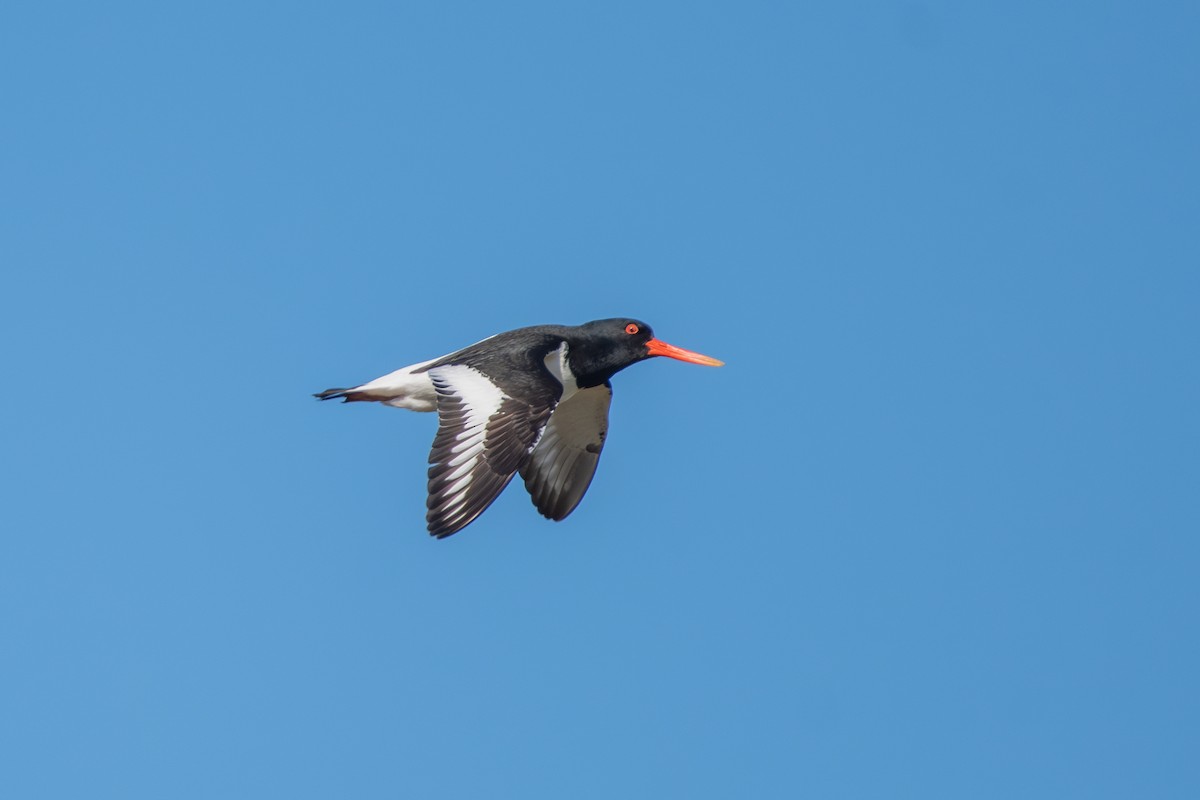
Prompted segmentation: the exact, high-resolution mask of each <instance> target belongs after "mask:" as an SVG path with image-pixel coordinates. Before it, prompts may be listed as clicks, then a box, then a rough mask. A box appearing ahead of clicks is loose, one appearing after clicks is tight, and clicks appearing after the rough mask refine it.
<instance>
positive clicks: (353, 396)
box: [313, 389, 379, 403]
mask: <svg viewBox="0 0 1200 800" xmlns="http://www.w3.org/2000/svg"><path fill="white" fill-rule="evenodd" d="M313 397H315V398H317V399H318V400H336V399H337V398H339V397H340V398H341V399H342V402H343V403H355V402H360V401H364V400H378V399H379V398H378V397H371V396H370V393H368V392H359V391H356V390H354V389H326V390H325V391H323V392H317V393H316V394H314V395H313Z"/></svg>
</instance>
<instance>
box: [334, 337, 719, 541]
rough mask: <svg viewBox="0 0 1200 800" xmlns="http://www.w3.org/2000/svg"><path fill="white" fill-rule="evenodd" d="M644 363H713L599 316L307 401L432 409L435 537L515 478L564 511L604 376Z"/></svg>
mask: <svg viewBox="0 0 1200 800" xmlns="http://www.w3.org/2000/svg"><path fill="white" fill-rule="evenodd" d="M651 356H667V357H669V358H677V359H679V360H680V361H688V362H691V363H693V364H703V365H705V366H710V367H719V366H721V365H722V363H723V362H721V361H718V360H717V359H715V358H709V357H708V356H703V355H700V354H699V353H693V352H692V351H690V350H684V349H683V348H682V347H675V346H674V345H670V344H667V343H666V342H663V341H660V340H659V339H655V338H654V333H653V332H652V331H651V330H650V326H649V325H647V324H646V323H644V322H640V321H638V320H636V319H601V320H596V321H594V322H588V323H586V324H584V325H578V326H568V325H534V326H532V327H529V328H518V329H516V330H512V331H508V332H506V333H500V334H497V335H495V336H492V337H490V338H487V339H484V340H483V341H482V342H477V343H475V344H473V345H471V346H470V347H464V348H463V349H462V350H458V351H456V352H453V353H451V354H450V355H446V356H442V357H441V358H435V359H432V360H430V361H422V362H421V363H419V364H413V365H412V366H408V367H404V368H403V369H398V370H396V371H395V372H391V373H388V374H387V375H384V376H383V377H382V378H376V379H375V380H373V381H370V382H368V383H364V384H362V385H361V386H355V387H353V388H351V389H326V390H325V391H323V392H321V393H319V394H316V395H314V397H317V398H320V399H321V400H332V399H333V398H335V397H340V398H342V400H343V402H347V403H350V402H356V401H373V402H378V403H383V404H384V405H388V406H394V407H396V408H407V409H411V410H413V411H437V412H438V431H437V435H436V436H435V437H434V439H433V449H432V450H430V451H429V464H430V466H429V499H428V501H427V502H426V506H427V508H428V513H427V514H426V515H425V519H426V521H427V522H428V527H429V532H430V533H431V534H432V535H434V536H436V537H438V538H443V537H446V536H449V535H450V534H452V533H455V532H457V531H460V530H462V529H463V528H464V527H465V526H466V525H468V524H469V523H470V522H471V521H472V520H474V519H475V518H476V517H478V516H479V515H480V514H482V513H483V512H484V510H485V509H487V507H488V506H489V505H491V504H492V501H493V500H495V499H496V497H497V496H499V494H500V492H501V491H502V490H503V489H504V487H505V486H507V485H508V482H509V481H510V480H512V478H513V475H515V474H516V473H518V472H520V473H521V477H522V478H523V479H524V480H525V488H526V489H528V490H529V494H530V496H531V497H532V498H533V504H534V505H535V506H537V510H538V511H540V512H542V515H543V516H545V517H547V518H549V519H553V520H561V519H563V518H565V517H566V516H567V515H568V514H570V513H571V512H572V511H574V510H575V506H577V505H579V501H580V500H582V499H583V495H584V492H586V491H587V488H588V485H589V484H590V483H591V482H592V475H593V474H595V472H596V464H597V463H598V462H599V461H600V451H601V450H602V449H603V448H604V438H605V435H606V434H607V433H608V406H609V404H610V403H611V401H612V384H610V383H609V378H611V377H612V376H613V375H615V374H616V373H617V372H620V371H621V370H623V369H625V368H626V367H628V366H629V365H630V364H634V363H636V362H638V361H643V360H645V359H647V358H650V357H651Z"/></svg>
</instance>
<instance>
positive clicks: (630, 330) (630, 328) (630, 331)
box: [625, 322, 641, 336]
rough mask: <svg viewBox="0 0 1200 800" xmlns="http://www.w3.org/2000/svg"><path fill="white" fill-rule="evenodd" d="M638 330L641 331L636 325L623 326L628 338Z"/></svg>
mask: <svg viewBox="0 0 1200 800" xmlns="http://www.w3.org/2000/svg"><path fill="white" fill-rule="evenodd" d="M639 330H641V328H639V327H638V326H637V325H634V324H633V323H632V322H631V323H629V324H628V325H626V326H625V332H626V333H628V334H629V335H630V336H632V335H633V334H635V333H637V332H638V331H639Z"/></svg>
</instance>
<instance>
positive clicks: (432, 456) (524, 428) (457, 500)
mask: <svg viewBox="0 0 1200 800" xmlns="http://www.w3.org/2000/svg"><path fill="white" fill-rule="evenodd" d="M429 377H430V378H431V379H432V381H433V387H434V389H435V390H436V392H437V407H438V432H437V435H436V436H435V437H434V439H433V448H432V449H431V450H430V451H429V464H430V466H429V498H428V500H427V501H426V506H427V507H428V513H426V515H425V519H426V521H427V522H428V524H429V532H430V533H431V534H432V535H434V536H437V537H438V538H442V537H445V536H449V535H450V534H452V533H455V532H457V531H459V530H461V529H462V528H463V527H465V526H466V525H467V524H468V523H470V522H471V521H472V520H474V519H475V518H476V517H478V516H479V515H480V514H482V513H483V512H484V510H485V509H487V507H488V506H490V505H491V504H492V501H494V500H495V499H496V498H497V497H498V496H499V495H500V492H501V491H502V490H503V489H504V487H505V486H507V485H508V482H509V481H510V480H512V477H513V475H514V474H515V473H516V472H517V470H518V469H520V467H521V465H522V464H523V463H524V462H525V461H526V459H527V458H528V457H529V451H530V449H531V448H532V447H533V445H534V442H536V441H537V439H538V433H539V432H540V431H541V430H542V428H543V427H544V426H545V425H546V420H547V419H548V418H549V417H550V412H551V410H552V405H549V404H547V405H544V406H542V405H539V404H536V403H530V402H529V401H527V400H519V399H516V398H513V397H510V396H508V395H507V394H505V393H504V392H503V391H502V390H501V389H500V387H498V386H497V385H496V384H495V383H493V382H492V381H491V379H489V378H488V377H487V376H486V375H484V374H483V373H482V372H480V371H479V370H477V369H475V368H474V367H471V366H467V365H465V364H450V365H447V366H442V367H436V368H434V369H431V370H430V371H429Z"/></svg>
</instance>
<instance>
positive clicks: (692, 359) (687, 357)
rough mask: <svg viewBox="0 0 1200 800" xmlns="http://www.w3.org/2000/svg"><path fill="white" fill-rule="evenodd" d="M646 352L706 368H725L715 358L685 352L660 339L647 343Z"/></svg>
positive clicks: (722, 363)
mask: <svg viewBox="0 0 1200 800" xmlns="http://www.w3.org/2000/svg"><path fill="white" fill-rule="evenodd" d="M646 350H648V351H649V352H650V355H652V356H666V357H667V358H677V359H679V360H680V361H686V362H688V363H689V364H701V365H703V366H706V367H723V366H725V362H724V361H718V360H717V359H715V358H709V357H708V356H702V355H700V354H699V353H693V352H692V351H691V350H684V349H683V348H682V347H676V346H675V345H673V344H667V343H666V342H664V341H661V340H659V339H651V340H650V341H648V342H646Z"/></svg>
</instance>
